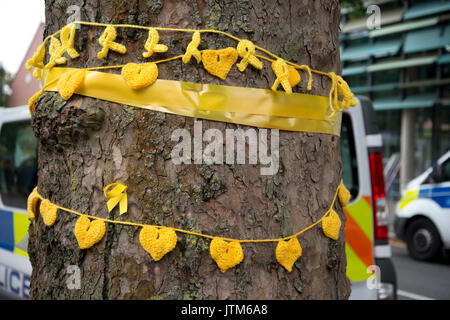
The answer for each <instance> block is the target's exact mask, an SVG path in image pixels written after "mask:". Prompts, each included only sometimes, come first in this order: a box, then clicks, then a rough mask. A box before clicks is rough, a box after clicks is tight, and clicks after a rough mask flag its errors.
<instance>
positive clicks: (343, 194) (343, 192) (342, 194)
mask: <svg viewBox="0 0 450 320" xmlns="http://www.w3.org/2000/svg"><path fill="white" fill-rule="evenodd" d="M338 197H339V202H340V203H341V205H342V206H343V207H345V206H346V205H347V203H348V202H349V201H350V198H351V194H350V191H348V189H347V188H346V187H345V185H344V181H342V180H341V183H340V184H339V191H338Z"/></svg>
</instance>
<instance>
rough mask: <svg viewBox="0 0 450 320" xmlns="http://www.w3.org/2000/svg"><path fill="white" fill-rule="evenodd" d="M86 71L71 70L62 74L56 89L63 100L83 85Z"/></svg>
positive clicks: (67, 98)
mask: <svg viewBox="0 0 450 320" xmlns="http://www.w3.org/2000/svg"><path fill="white" fill-rule="evenodd" d="M85 77H86V70H73V71H68V72H66V73H64V74H63V75H62V76H61V78H60V79H59V81H58V84H57V88H58V91H59V94H60V95H61V97H62V98H63V99H64V100H69V99H70V97H71V96H72V95H73V94H74V93H75V92H76V91H77V90H78V89H79V88H80V87H81V86H82V85H83V82H84V78H85Z"/></svg>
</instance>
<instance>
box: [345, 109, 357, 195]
mask: <svg viewBox="0 0 450 320" xmlns="http://www.w3.org/2000/svg"><path fill="white" fill-rule="evenodd" d="M341 157H342V180H344V184H345V186H346V187H347V189H348V190H349V191H350V193H351V195H352V198H355V197H356V196H357V195H358V190H359V182H358V163H357V160H356V146H355V139H354V135H353V128H352V122H351V119H350V116H349V115H348V114H346V113H344V114H342V126H341Z"/></svg>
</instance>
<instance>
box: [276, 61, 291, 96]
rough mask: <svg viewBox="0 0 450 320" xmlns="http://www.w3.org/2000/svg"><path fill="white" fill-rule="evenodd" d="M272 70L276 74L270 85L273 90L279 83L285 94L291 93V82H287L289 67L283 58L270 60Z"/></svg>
mask: <svg viewBox="0 0 450 320" xmlns="http://www.w3.org/2000/svg"><path fill="white" fill-rule="evenodd" d="M272 70H273V72H274V73H275V75H276V76H277V78H276V79H275V82H274V84H273V86H272V90H273V91H277V88H278V86H279V85H280V84H281V86H282V87H283V89H284V91H286V94H291V93H292V88H291V84H290V82H289V69H288V66H287V64H286V62H285V61H284V60H283V59H277V60H276V61H274V62H272Z"/></svg>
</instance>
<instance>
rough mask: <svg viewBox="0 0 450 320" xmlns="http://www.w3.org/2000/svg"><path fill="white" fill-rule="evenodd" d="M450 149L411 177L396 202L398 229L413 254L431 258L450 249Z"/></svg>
mask: <svg viewBox="0 0 450 320" xmlns="http://www.w3.org/2000/svg"><path fill="white" fill-rule="evenodd" d="M449 226H450V151H448V152H447V153H445V154H444V155H443V156H441V157H440V158H439V159H438V161H437V166H435V167H434V168H433V167H431V168H429V169H428V170H426V171H425V172H424V173H422V174H421V175H420V176H418V177H417V178H415V179H414V180H412V181H410V182H409V183H408V184H407V185H406V188H405V190H404V191H403V192H402V198H401V199H400V201H399V202H398V204H397V208H396V219H395V224H394V228H395V233H396V235H397V237H398V238H400V239H401V240H404V241H405V242H406V245H407V248H408V252H409V254H410V256H411V257H413V258H414V259H417V260H432V259H434V258H436V257H438V256H439V255H440V254H441V253H442V252H443V251H442V250H443V249H444V250H445V249H447V250H448V249H450V228H449Z"/></svg>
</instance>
